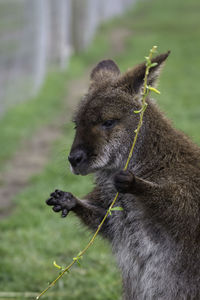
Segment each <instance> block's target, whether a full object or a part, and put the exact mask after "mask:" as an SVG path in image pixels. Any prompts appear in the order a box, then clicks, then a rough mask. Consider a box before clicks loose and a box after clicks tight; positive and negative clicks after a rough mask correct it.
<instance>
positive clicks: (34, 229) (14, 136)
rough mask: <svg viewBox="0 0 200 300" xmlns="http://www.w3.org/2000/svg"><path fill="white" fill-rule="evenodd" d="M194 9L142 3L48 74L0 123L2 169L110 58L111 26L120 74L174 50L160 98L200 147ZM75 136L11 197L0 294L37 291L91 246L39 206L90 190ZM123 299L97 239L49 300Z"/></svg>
mask: <svg viewBox="0 0 200 300" xmlns="http://www.w3.org/2000/svg"><path fill="white" fill-rule="evenodd" d="M199 10H200V2H199V0H190V1H187V0H168V1H160V0H154V1H141V2H139V3H138V4H137V5H136V6H135V7H134V9H133V10H131V11H129V12H128V13H127V14H126V15H125V16H124V17H122V18H118V19H115V20H114V21H112V22H111V23H109V24H105V25H104V26H102V28H101V29H100V30H99V34H98V36H97V37H96V39H95V41H94V42H93V44H92V45H91V47H90V49H89V50H88V51H87V52H85V53H83V54H81V55H79V56H78V55H77V56H75V57H74V58H73V59H72V61H71V65H70V68H69V71H67V72H65V73H63V74H56V73H54V74H50V76H49V78H48V79H47V81H46V83H45V85H44V87H43V89H42V91H41V93H40V95H39V96H38V97H36V98H34V99H32V100H31V101H30V102H27V103H25V104H21V105H20V106H18V107H17V108H13V109H12V110H10V111H8V113H7V114H6V115H5V117H4V118H3V119H2V120H1V121H0V140H1V145H2V146H1V148H0V168H3V165H4V163H5V160H6V159H8V158H11V157H12V155H14V153H15V151H16V150H17V148H18V145H19V144H20V141H21V139H24V138H25V137H26V138H28V137H29V138H30V137H31V135H32V134H33V133H34V132H35V130H36V128H40V127H42V126H44V124H47V123H50V122H52V121H53V120H54V118H55V117H58V116H59V114H61V113H62V110H63V105H64V102H65V101H66V96H65V95H66V94H67V90H68V86H67V83H68V82H69V80H71V79H73V78H77V77H78V76H81V75H82V74H83V72H84V70H85V69H86V68H87V67H88V66H89V65H92V64H94V63H96V62H97V61H98V60H99V59H100V58H102V57H105V58H106V57H107V53H109V56H110V52H109V51H110V43H109V39H108V38H107V37H108V36H111V35H112V32H113V31H114V30H116V29H118V30H122V29H123V30H125V31H126V32H128V34H127V38H126V42H125V47H124V49H123V51H122V52H121V53H120V54H117V53H113V55H112V58H114V59H115V60H116V62H117V63H118V65H119V66H120V68H121V70H122V71H125V70H126V69H127V68H130V67H131V66H133V65H134V64H136V63H138V62H141V61H142V60H143V57H144V56H145V55H146V53H148V51H149V49H150V48H151V47H152V46H153V45H155V44H156V45H158V46H159V52H164V51H166V50H168V49H170V50H171V51H172V53H171V55H170V57H169V59H168V61H167V63H166V66H165V69H164V70H163V74H162V75H161V80H160V85H159V90H160V91H161V95H160V96H159V97H158V99H157V101H158V103H159V105H160V106H161V108H162V110H164V111H165V112H166V114H167V115H168V116H169V117H170V118H171V119H172V120H173V122H174V124H175V126H176V127H178V128H180V129H182V130H184V131H185V132H186V133H187V134H188V135H190V136H191V137H192V139H193V140H194V141H195V142H196V143H198V144H200V135H199V125H200V103H199V98H200V97H199V95H200V88H199V70H200V60H199V51H200V19H199ZM77 88H78V87H77ZM72 139H73V128H72V125H71V124H68V125H66V126H65V127H64V128H63V136H62V138H61V139H59V140H58V141H57V142H56V143H55V144H54V146H53V148H52V153H51V158H50V160H49V162H48V164H47V165H46V167H45V169H44V170H43V171H42V173H40V174H38V175H37V176H34V177H33V178H32V179H31V181H30V183H29V185H28V186H27V187H26V188H24V190H23V191H22V192H21V193H20V194H18V195H16V197H15V199H13V201H14V202H15V209H14V211H13V213H12V214H11V215H10V216H8V217H6V218H4V219H2V220H0V230H1V244H0V257H1V263H0V291H14V292H24V291H30V292H36V293H37V292H39V291H41V290H42V289H43V288H45V287H46V285H47V284H48V282H50V281H51V280H52V279H54V278H55V277H56V275H57V273H58V270H57V269H55V267H54V266H53V261H54V260H56V262H57V263H58V264H59V265H64V266H65V265H67V264H68V263H69V262H70V261H71V258H72V257H73V256H74V255H75V254H77V253H78V252H79V250H81V248H83V246H84V245H85V244H86V243H87V241H88V238H89V236H90V233H89V232H88V231H87V230H85V228H83V227H82V225H80V223H79V220H78V219H77V218H75V217H74V216H73V215H70V216H68V217H67V219H61V218H59V216H58V215H56V214H54V213H52V212H51V210H50V209H49V208H48V207H46V205H45V203H44V201H45V199H46V198H47V197H48V195H49V193H50V192H52V191H53V190H54V189H55V188H59V189H63V190H66V191H70V192H72V193H74V194H76V195H77V196H83V195H84V194H85V193H87V192H88V191H89V190H90V189H91V187H92V178H91V177H89V178H88V177H77V176H74V175H72V174H71V173H70V171H69V167H68V165H67V155H66V153H68V152H69V148H70V145H71V142H72ZM55 292H56V293H57V294H56V296H55V295H53V296H51V293H54V294H55ZM63 294H64V295H65V296H62V295H63ZM120 295H121V278H120V274H119V272H118V270H117V267H116V265H115V261H114V258H113V257H112V255H111V250H110V247H109V245H108V244H107V243H106V241H104V240H102V239H101V238H99V239H98V240H97V241H96V243H95V245H94V247H93V248H91V249H90V250H89V252H88V254H87V256H86V257H85V258H84V259H83V261H82V267H78V266H75V267H74V268H73V270H72V271H71V273H70V275H65V276H64V278H63V279H62V280H61V281H60V282H59V284H58V285H57V286H55V287H54V288H53V289H52V290H51V291H50V293H49V294H47V295H46V298H47V299H55V300H59V299H69V300H75V299H76V300H78V299H87V300H98V299H99V300H100V299H106V300H109V299H110V300H111V299H120V297H121V296H120ZM19 298H20V299H24V297H22V296H20V297H19Z"/></svg>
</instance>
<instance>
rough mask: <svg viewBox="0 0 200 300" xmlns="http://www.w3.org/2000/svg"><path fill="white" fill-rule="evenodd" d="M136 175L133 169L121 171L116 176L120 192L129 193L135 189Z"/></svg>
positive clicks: (117, 187) (115, 182) (115, 183)
mask: <svg viewBox="0 0 200 300" xmlns="http://www.w3.org/2000/svg"><path fill="white" fill-rule="evenodd" d="M134 182H135V176H134V174H133V173H132V172H131V171H120V172H119V173H117V174H115V176H114V186H115V188H116V190H117V191H118V192H119V193H129V192H131V190H132V189H133V184H134Z"/></svg>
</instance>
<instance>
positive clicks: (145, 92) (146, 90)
mask: <svg viewBox="0 0 200 300" xmlns="http://www.w3.org/2000/svg"><path fill="white" fill-rule="evenodd" d="M156 49H157V46H153V48H152V49H151V50H150V52H149V56H148V57H145V59H146V69H145V76H144V84H143V91H142V108H141V110H140V111H139V114H140V119H139V122H138V126H137V129H136V130H135V136H134V140H133V143H132V146H131V150H130V152H129V155H128V159H127V161H126V164H125V167H124V171H126V170H127V168H128V166H129V163H130V160H131V158H132V155H133V151H134V148H135V144H136V142H137V138H138V134H139V131H140V128H141V127H142V122H143V117H144V112H145V110H146V108H147V103H146V98H147V96H148V94H149V91H150V89H149V87H148V85H147V80H148V74H149V70H150V68H151V67H152V63H151V60H152V56H153V54H154V53H155V52H156ZM156 91H157V90H156ZM157 92H158V91H157ZM135 113H138V112H135ZM118 196H119V193H118V192H117V193H116V195H115V197H114V199H113V201H112V203H111V205H110V207H109V208H108V210H107V212H106V214H105V216H104V218H103V219H102V221H101V223H100V224H99V226H98V228H97V230H96V232H95V233H94V235H93V236H92V238H91V239H90V241H89V243H88V244H87V245H86V246H85V248H84V249H83V250H82V251H80V252H79V254H78V255H77V256H76V257H74V258H73V261H72V262H71V263H70V264H69V265H68V266H67V267H66V268H64V269H63V270H62V271H61V273H60V274H59V276H58V277H57V278H56V279H55V280H53V281H52V282H51V283H50V284H49V286H48V287H47V288H46V289H44V290H43V291H42V292H41V293H40V294H39V295H38V296H37V297H36V300H38V299H40V297H42V296H43V295H44V294H45V293H46V292H47V291H48V290H49V289H50V288H51V287H52V286H54V285H55V284H56V282H57V281H58V280H59V279H60V278H61V277H63V275H64V274H65V273H66V272H68V271H69V270H70V269H71V267H72V266H73V265H74V264H75V263H76V262H79V260H80V259H81V258H82V256H83V255H84V254H85V253H86V251H87V250H88V249H89V248H90V247H91V246H92V244H93V243H94V241H95V239H96V237H97V235H98V233H99V231H100V230H101V228H102V226H103V224H104V222H105V220H106V219H107V217H108V215H110V214H111V210H112V208H113V206H114V204H115V203H116V201H117V199H118Z"/></svg>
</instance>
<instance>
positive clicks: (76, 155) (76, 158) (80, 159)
mask: <svg viewBox="0 0 200 300" xmlns="http://www.w3.org/2000/svg"><path fill="white" fill-rule="evenodd" d="M68 160H69V162H70V164H71V167H72V169H73V172H74V173H75V174H83V173H84V172H83V170H84V165H85V164H86V162H87V154H86V152H85V151H84V150H83V149H74V150H72V151H71V152H70V155H69V157H68Z"/></svg>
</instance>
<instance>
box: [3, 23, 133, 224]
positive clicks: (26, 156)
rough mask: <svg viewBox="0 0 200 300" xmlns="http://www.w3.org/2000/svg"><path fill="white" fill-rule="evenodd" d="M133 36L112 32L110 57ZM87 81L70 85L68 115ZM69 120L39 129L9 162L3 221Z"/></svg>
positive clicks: (61, 118)
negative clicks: (15, 197)
mask: <svg viewBox="0 0 200 300" xmlns="http://www.w3.org/2000/svg"><path fill="white" fill-rule="evenodd" d="M130 34H131V33H130V32H129V31H127V30H126V29H124V28H116V29H115V30H113V31H112V32H111V33H110V42H111V51H110V53H108V57H112V56H113V54H114V55H119V54H120V53H122V52H123V51H124V49H125V41H126V38H127V37H128V36H129V35H130ZM88 81H89V72H88V71H87V72H85V74H84V76H82V77H81V78H79V79H76V80H72V81H71V82H69V84H68V93H67V97H66V109H65V110H64V111H65V112H66V111H68V112H69V111H72V110H73V108H74V106H76V104H77V102H78V101H79V100H80V97H81V96H82V95H83V94H84V93H85V91H86V90H87V86H88ZM68 116H69V114H68ZM68 121H69V119H68V118H67V117H66V113H63V115H61V116H59V118H58V119H56V120H55V121H54V122H53V123H52V124H50V125H48V126H46V127H43V128H42V129H39V130H38V131H37V132H36V133H35V134H34V136H33V137H32V138H31V139H29V140H25V141H23V142H22V144H21V146H20V149H19V150H18V151H17V152H16V153H15V155H14V156H13V158H12V159H11V160H10V161H9V162H8V163H7V166H6V168H5V171H4V172H3V173H1V174H0V218H2V217H5V216H7V215H8V214H9V213H10V212H11V211H12V208H13V203H12V199H13V197H14V196H15V195H16V194H17V193H19V192H20V191H21V190H22V189H23V188H24V187H26V186H27V185H28V183H29V180H30V178H31V177H32V176H33V175H35V174H37V173H39V172H40V171H42V169H43V168H44V166H45V165H46V163H47V162H48V159H49V154H50V150H51V147H52V144H53V142H54V141H55V140H57V139H58V138H59V137H61V136H62V128H63V125H64V124H66V123H67V122H68Z"/></svg>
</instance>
